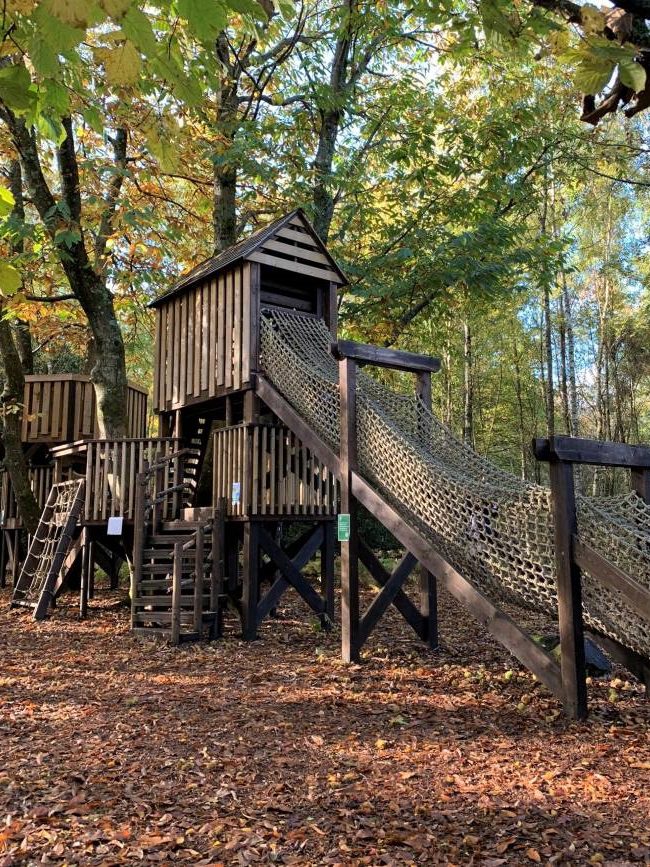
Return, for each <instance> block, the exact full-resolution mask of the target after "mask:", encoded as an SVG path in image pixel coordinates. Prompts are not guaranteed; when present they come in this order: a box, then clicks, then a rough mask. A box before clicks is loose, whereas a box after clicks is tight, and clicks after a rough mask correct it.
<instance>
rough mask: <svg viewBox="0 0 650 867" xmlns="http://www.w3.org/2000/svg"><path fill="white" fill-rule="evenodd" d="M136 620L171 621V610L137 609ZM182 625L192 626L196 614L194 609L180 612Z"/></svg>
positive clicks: (147, 621)
mask: <svg viewBox="0 0 650 867" xmlns="http://www.w3.org/2000/svg"><path fill="white" fill-rule="evenodd" d="M135 620H136V621H137V622H139V623H171V622H172V613H171V611H136V613H135ZM180 620H181V626H182V625H183V624H184V625H186V626H191V625H192V624H193V623H194V614H193V612H192V611H181V613H180Z"/></svg>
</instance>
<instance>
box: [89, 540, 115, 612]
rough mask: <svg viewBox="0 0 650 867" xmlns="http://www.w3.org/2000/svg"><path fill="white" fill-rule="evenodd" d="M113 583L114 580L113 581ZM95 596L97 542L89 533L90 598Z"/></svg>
mask: <svg viewBox="0 0 650 867" xmlns="http://www.w3.org/2000/svg"><path fill="white" fill-rule="evenodd" d="M111 583H112V581H111ZM111 589H112V588H111ZM94 598H95V542H94V541H93V540H92V539H91V538H90V533H89V534H88V599H94Z"/></svg>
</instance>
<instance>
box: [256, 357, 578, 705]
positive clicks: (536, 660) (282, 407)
mask: <svg viewBox="0 0 650 867" xmlns="http://www.w3.org/2000/svg"><path fill="white" fill-rule="evenodd" d="M255 390H256V392H257V395H258V397H259V398H260V399H261V400H263V401H264V403H265V404H266V405H267V406H268V407H269V409H271V411H272V412H274V413H275V414H276V415H277V416H278V418H279V419H281V421H282V422H283V423H284V424H285V425H287V427H289V428H290V429H291V430H292V431H293V433H295V434H296V436H297V437H298V438H299V439H300V440H302V442H304V443H306V445H307V446H308V447H309V448H310V449H311V450H312V451H313V452H314V453H315V454H316V456H317V457H318V458H319V460H321V461H322V462H323V463H324V464H325V465H326V466H327V467H328V469H329V470H330V471H331V472H333V473H334V475H335V476H336V477H337V478H338V479H339V480H340V478H341V466H340V461H339V458H338V456H337V455H336V454H335V453H334V452H333V451H332V449H331V448H330V447H329V446H328V445H326V444H325V443H324V442H323V440H322V439H320V437H318V436H317V435H316V434H315V433H314V431H313V430H312V429H311V427H310V426H309V425H308V424H307V423H306V422H305V421H304V419H303V418H302V417H301V416H300V415H299V414H298V413H297V412H296V410H295V409H294V408H293V407H292V406H291V405H290V403H289V402H288V401H287V400H286V399H285V398H284V397H282V395H281V394H280V393H279V392H278V391H277V390H276V389H275V388H274V386H273V385H272V384H271V383H270V382H269V381H268V380H267V379H265V378H264V377H263V376H260V375H259V374H258V376H257V381H256V386H255ZM352 494H353V496H354V497H355V498H356V499H357V500H358V501H359V502H360V503H361V504H362V505H363V506H365V508H366V509H368V511H369V512H370V513H371V514H372V515H373V516H374V517H375V518H376V519H377V520H378V521H379V522H380V523H381V524H383V526H384V527H386V529H387V530H389V531H390V532H391V533H392V534H393V536H394V537H395V538H396V539H397V540H398V541H399V542H401V544H402V545H403V546H404V547H405V548H406V549H407V551H410V552H411V554H413V556H414V557H417V559H418V560H419V562H420V563H421V564H422V565H423V566H424V567H425V568H426V569H428V570H429V571H430V572H431V573H432V574H433V575H435V576H436V578H437V579H438V581H440V582H441V583H442V584H443V586H444V587H445V588H446V590H447V591H448V592H449V593H450V594H451V595H452V596H453V597H454V598H455V599H457V600H458V601H459V602H460V603H461V605H463V607H464V608H466V609H467V610H468V611H469V612H470V613H471V614H472V615H473V616H474V617H475V618H476V619H477V620H478V621H479V622H480V623H481V624H482V625H483V626H484V627H485V628H486V629H487V630H488V631H489V632H490V633H491V634H492V635H493V636H494V637H495V638H496V639H497V641H499V642H500V644H502V645H503V646H504V647H505V648H506V650H508V651H509V652H510V653H511V654H512V655H513V656H514V657H515V658H516V659H518V660H519V662H521V663H522V664H523V665H524V666H526V668H528V669H529V670H530V671H532V672H533V674H535V675H536V676H537V677H538V678H539V680H540V681H541V682H542V683H544V685H545V686H546V687H547V688H548V689H549V690H550V691H551V692H552V693H553V695H555V696H556V697H557V698H559V699H560V700H563V698H564V690H563V688H562V675H561V672H560V666H559V665H558V663H557V662H556V661H555V660H554V659H553V657H552V656H551V655H550V654H549V653H547V652H546V651H545V650H544V649H543V648H542V647H541V646H540V645H539V644H537V643H536V642H535V641H534V640H533V639H532V638H531V637H530V636H529V635H528V634H527V633H526V632H525V631H524V630H523V629H522V628H521V627H520V626H519V625H518V624H517V623H516V622H515V621H514V620H513V619H512V618H511V617H510V616H509V615H508V614H506V613H505V612H504V611H502V610H501V609H499V608H498V607H497V606H496V605H494V603H493V602H492V601H491V600H490V599H489V598H488V597H487V596H485V595H484V594H483V593H482V592H481V591H480V590H478V589H477V588H476V587H474V585H473V584H471V583H470V582H469V581H468V580H467V579H466V578H465V577H463V576H462V575H461V574H460V572H458V571H457V570H456V569H455V568H454V567H453V566H452V565H451V564H450V563H448V562H447V560H445V559H444V557H442V556H441V555H440V554H439V553H438V552H437V551H435V550H434V549H433V548H432V547H431V544H430V542H428V541H427V540H426V539H425V538H424V537H423V536H422V535H421V534H420V533H419V532H418V531H417V530H416V529H415V528H414V527H412V526H411V525H410V524H409V523H408V522H407V521H406V520H405V519H404V518H403V517H402V516H401V515H400V514H399V512H398V511H397V510H396V509H395V508H394V507H393V506H392V505H391V504H390V503H388V501H387V500H386V499H385V498H384V497H383V496H382V495H381V494H380V493H379V492H378V491H376V490H375V489H374V488H373V486H372V485H370V484H369V483H368V482H367V481H366V480H365V479H364V478H363V477H362V476H361V475H359V473H357V472H353V473H352Z"/></svg>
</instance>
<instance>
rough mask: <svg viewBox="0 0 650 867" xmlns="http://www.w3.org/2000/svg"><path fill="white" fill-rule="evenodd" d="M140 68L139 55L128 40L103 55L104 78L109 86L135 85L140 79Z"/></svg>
mask: <svg viewBox="0 0 650 867" xmlns="http://www.w3.org/2000/svg"><path fill="white" fill-rule="evenodd" d="M140 67H141V60H140V54H139V53H138V49H137V48H136V47H135V45H134V44H133V43H132V42H131V40H130V39H127V40H125V41H124V42H123V43H122V44H121V45H117V46H116V47H115V48H112V49H111V50H110V51H107V52H106V53H105V55H104V68H105V70H106V78H107V79H108V81H109V83H110V84H115V85H118V86H119V85H129V84H135V83H136V82H137V80H138V78H139V77H140Z"/></svg>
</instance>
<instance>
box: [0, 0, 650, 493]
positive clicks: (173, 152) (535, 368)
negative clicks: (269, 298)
mask: <svg viewBox="0 0 650 867" xmlns="http://www.w3.org/2000/svg"><path fill="white" fill-rule="evenodd" d="M642 7H643V8H642ZM646 11H647V10H646V9H645V7H644V4H643V2H637V0H633V2H632V0H626V2H622V3H620V4H618V6H617V7H616V8H614V9H613V10H611V9H598V8H596V7H595V6H590V5H588V4H587V5H583V6H578V5H575V4H573V3H571V2H567V0H558V2H550V0H540V2H539V3H537V4H536V3H529V2H524V0H480V2H478V3H474V2H467V0H440V2H437V3H430V2H420V0H415V2H412V3H402V2H395V0H383V2H382V0H379V2H374V0H373V2H365V0H339V2H335V0H304V2H295V3H294V2H291V0H281V2H278V3H275V4H274V3H273V2H271V0H260V2H257V0H173V2H172V0H161V2H155V3H152V4H147V5H146V6H145V5H141V4H139V3H138V2H136V0H90V2H86V0H41V2H39V3H36V2H32V0H5V3H3V4H2V9H1V10H0V19H1V20H0V23H1V25H2V27H1V30H0V36H1V38H2V42H1V47H0V130H2V133H1V135H0V160H1V161H2V166H3V169H2V171H3V177H4V181H3V183H4V186H2V185H0V245H1V252H2V254H3V255H2V261H1V262H0V288H1V290H2V297H1V298H0V300H1V302H2V313H3V319H2V323H0V349H1V350H2V351H1V355H2V362H3V365H4V371H5V372H4V380H5V393H4V404H3V419H4V424H5V434H4V436H5V439H7V440H8V438H9V435H10V431H9V428H10V427H11V419H12V414H13V415H16V414H17V412H18V403H19V401H20V395H21V393H22V392H21V391H20V388H19V378H20V372H23V373H24V372H30V371H31V370H36V371H42V372H61V371H70V372H72V371H88V372H91V373H92V376H93V379H94V381H95V384H96V387H97V389H98V395H99V398H100V414H101V417H102V418H101V420H102V423H103V425H104V430H105V431H106V432H108V433H109V434H112V435H115V433H116V432H117V433H118V434H119V432H120V429H121V425H122V424H123V411H124V410H123V406H122V405H121V403H120V396H121V395H122V394H123V388H124V382H125V377H126V376H127V375H128V377H129V378H131V379H133V380H135V381H137V382H139V383H142V384H145V385H150V383H151V377H152V363H153V335H152V316H151V314H150V312H149V311H148V310H147V308H146V305H147V303H148V302H149V301H151V300H152V299H153V298H154V297H155V296H156V295H157V294H159V293H160V292H162V291H164V290H165V289H167V288H168V287H169V286H170V284H171V283H172V282H173V281H174V280H175V278H176V277H177V276H178V275H179V274H181V273H182V272H183V271H185V270H186V269H188V268H189V267H191V266H193V265H195V264H197V263H198V262H199V261H201V260H202V259H204V258H205V257H207V256H210V255H212V254H213V252H214V251H215V250H217V251H218V250H220V249H223V248H224V247H226V246H228V245H230V244H231V243H233V242H235V241H236V240H237V239H238V238H240V237H242V236H245V234H247V233H248V232H249V231H250V230H252V229H254V228H257V227H259V226H261V225H263V224H265V223H266V222H268V221H270V220H272V219H274V218H275V217H277V216H280V215H281V214H283V213H285V212H287V211H289V210H291V209H293V208H294V207H297V206H301V207H303V208H304V209H305V210H306V212H307V214H308V216H309V217H310V218H311V219H312V220H313V222H314V224H315V226H316V228H317V230H318V232H319V233H320V235H321V236H322V237H323V239H324V240H325V241H326V242H327V243H328V245H329V246H330V249H331V251H332V253H333V254H334V256H335V257H336V258H337V260H338V261H339V262H340V264H341V266H342V268H343V269H344V271H345V272H346V273H347V274H348V276H349V278H350V286H349V287H348V289H347V291H346V294H345V295H344V297H342V298H341V308H340V312H341V320H342V326H343V329H344V330H345V332H346V333H347V334H348V335H349V336H352V337H354V338H357V339H362V340H366V341H370V342H376V343H380V344H385V345H396V346H399V347H401V348H404V349H411V350H415V351H421V352H427V353H431V354H437V355H440V356H441V357H442V359H443V368H442V372H441V374H440V375H439V376H438V377H437V378H436V382H435V386H434V387H435V396H434V400H435V405H436V407H437V410H438V413H439V415H440V417H441V418H442V419H443V420H444V421H445V422H446V423H447V424H448V425H449V426H450V427H451V428H452V429H453V430H454V431H455V432H456V433H458V434H459V435H460V436H462V437H463V438H464V439H465V440H466V441H467V442H470V443H472V444H473V445H474V446H475V447H476V448H477V449H478V450H479V451H480V452H482V453H484V454H486V455H488V456H489V457H491V458H492V459H494V460H495V461H497V462H498V463H499V464H500V465H502V466H504V467H506V468H508V469H509V470H511V471H512V472H513V473H516V474H518V475H520V476H521V477H522V478H527V479H534V478H535V477H536V474H537V473H538V472H539V469H538V467H537V466H536V465H535V462H534V460H533V458H532V454H531V452H530V441H531V438H532V437H534V436H536V435H545V434H546V433H553V432H568V433H571V434H574V435H576V434H579V435H582V436H595V437H600V438H607V439H614V440H623V441H643V440H646V441H647V440H649V439H650V388H649V383H650V380H649V379H648V375H647V374H648V372H649V367H650V315H649V314H650V295H649V285H648V276H649V271H650V265H649V260H648V256H647V252H648V251H647V246H648V241H647V226H648V221H649V219H650V210H649V209H650V201H649V198H648V188H649V186H650V180H648V154H649V152H650V151H649V146H648V122H647V118H646V116H645V115H644V114H643V111H642V109H643V108H644V107H645V104H646V103H645V100H646V97H647V94H646V91H645V78H646V73H645V66H644V63H645V55H644V46H645V45H646V39H647V36H646V23H645V17H644V15H645V13H646ZM648 43H649V44H650V40H648ZM581 93H583V94H584V93H586V94H587V96H585V97H584V99H583V109H582V114H583V119H581V118H580V108H579V102H580V94H581ZM623 104H627V106H628V108H627V111H626V112H625V113H621V112H620V111H615V110H614V109H617V108H621V107H622V106H623ZM585 118H586V120H588V121H590V122H588V123H587V122H585ZM17 359H19V360H20V364H19V367H20V371H18V370H17V367H16V361H17ZM12 364H13V368H12ZM12 370H13V374H14V376H13V377H12V375H11V371H12ZM17 382H18V385H16V383H17ZM12 383H13V385H12ZM583 485H584V486H586V487H587V488H589V489H590V490H591V491H593V492H594V493H597V494H600V493H608V492H611V491H612V490H614V488H615V486H616V478H615V477H614V476H612V477H610V476H607V475H600V476H596V477H591V476H589V477H588V478H587V477H584V478H583Z"/></svg>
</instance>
